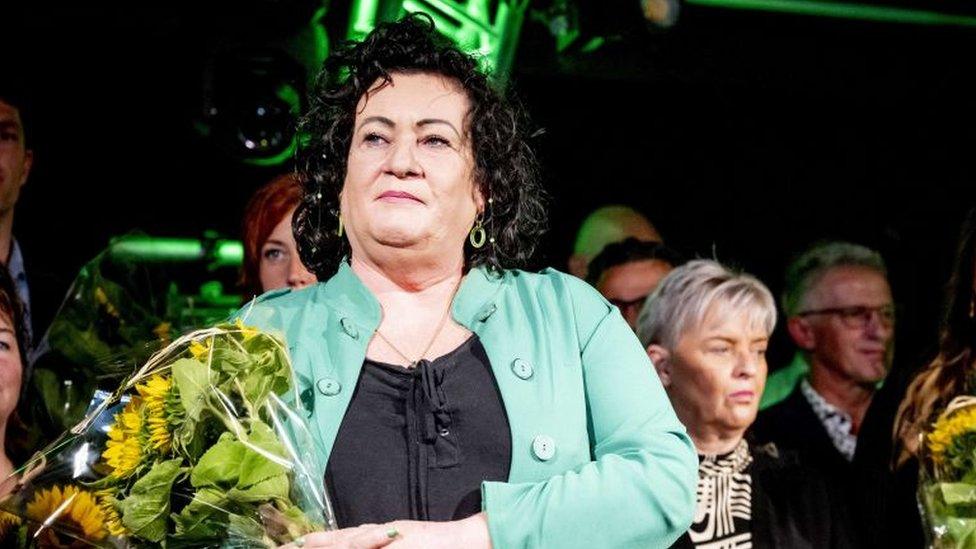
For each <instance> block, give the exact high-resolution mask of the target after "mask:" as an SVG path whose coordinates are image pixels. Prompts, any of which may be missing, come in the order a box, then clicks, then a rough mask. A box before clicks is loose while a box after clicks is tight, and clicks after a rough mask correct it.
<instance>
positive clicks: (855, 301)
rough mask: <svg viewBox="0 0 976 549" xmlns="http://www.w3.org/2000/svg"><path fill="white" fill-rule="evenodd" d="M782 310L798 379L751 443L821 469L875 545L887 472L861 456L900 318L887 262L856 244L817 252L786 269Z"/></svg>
mask: <svg viewBox="0 0 976 549" xmlns="http://www.w3.org/2000/svg"><path fill="white" fill-rule="evenodd" d="M782 306H783V310H784V313H785V316H786V319H787V320H786V322H787V330H788V331H789V334H790V337H791V338H792V339H793V342H794V343H795V344H796V346H797V348H798V350H797V356H796V357H795V358H794V360H793V362H792V364H791V365H790V370H791V371H795V370H799V372H800V373H799V374H798V375H797V376H796V378H797V380H798V381H797V382H795V385H794V387H793V389H792V391H791V392H789V393H788V394H787V396H786V398H785V400H782V401H781V402H779V403H777V404H775V405H773V406H771V407H769V408H767V409H765V410H763V411H762V412H760V413H759V416H758V418H757V419H756V422H755V423H754V424H753V428H752V437H753V440H754V442H756V443H757V444H763V443H767V442H774V443H776V445H777V446H779V447H781V448H786V449H791V450H795V451H797V452H799V454H800V455H801V456H802V457H803V459H804V461H805V462H806V463H808V464H810V465H812V466H815V467H817V468H819V469H820V470H821V471H823V472H824V473H825V477H826V478H827V479H829V481H830V482H832V483H834V484H835V489H837V490H842V491H845V492H846V493H847V494H848V496H847V497H849V498H850V500H851V501H852V502H853V505H852V508H853V509H854V510H855V514H856V515H857V516H856V517H854V519H853V523H854V524H856V525H858V527H859V530H861V531H860V532H859V534H858V537H860V538H861V539H864V540H872V539H876V538H877V536H878V532H877V530H878V528H879V524H878V522H879V521H878V517H879V516H883V515H882V514H883V512H884V506H885V505H886V500H887V495H886V492H885V490H886V485H887V484H890V483H889V482H888V480H886V479H888V478H889V473H888V471H887V469H886V467H884V464H880V465H879V464H874V463H867V462H866V461H865V460H863V459H856V458H855V453H860V452H858V435H859V434H860V432H861V427H862V425H863V424H864V419H865V416H866V414H867V411H868V407H869V406H870V405H871V402H872V400H873V398H874V395H875V393H876V391H877V388H878V386H879V384H880V383H881V381H882V380H884V378H885V376H886V375H887V374H888V372H889V370H890V368H891V363H892V351H893V344H894V322H895V313H894V304H893V302H892V295H891V288H890V286H889V284H888V278H887V271H886V268H885V264H884V260H883V259H882V258H881V255H880V254H879V253H877V252H875V251H874V250H871V249H868V248H865V247H863V246H859V245H856V244H850V243H845V242H830V243H826V244H820V245H817V246H814V247H813V248H811V249H809V250H807V251H806V252H805V253H803V254H802V255H800V256H799V257H798V258H797V259H796V260H795V261H794V262H793V263H792V264H791V265H790V266H789V268H788V269H787V273H786V284H785V287H784V291H783V296H782ZM862 450H863V449H862Z"/></svg>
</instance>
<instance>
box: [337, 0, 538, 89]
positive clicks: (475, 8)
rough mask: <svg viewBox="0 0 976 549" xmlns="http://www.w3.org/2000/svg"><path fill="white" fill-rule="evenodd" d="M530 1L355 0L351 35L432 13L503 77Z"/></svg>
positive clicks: (361, 35) (484, 65)
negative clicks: (412, 15) (408, 14)
mask: <svg viewBox="0 0 976 549" xmlns="http://www.w3.org/2000/svg"><path fill="white" fill-rule="evenodd" d="M527 7H528V0H495V1H491V0H467V1H456V0H353V4H352V13H351V16H350V20H349V32H348V38H349V39H350V40H362V39H363V38H364V37H365V36H366V35H367V34H368V33H369V32H370V31H371V30H373V28H374V27H375V26H376V24H377V23H378V22H380V21H393V20H396V19H399V18H400V17H402V16H403V15H405V14H407V13H415V12H422V13H426V14H428V15H430V17H431V18H432V19H433V20H434V24H435V25H436V26H437V30H438V31H439V32H441V33H442V34H443V35H444V36H446V37H448V38H449V39H451V40H452V41H453V42H454V43H455V44H457V46H458V47H459V48H461V49H462V50H464V51H466V52H469V53H471V54H473V55H475V56H477V57H478V58H479V59H480V60H481V64H482V68H484V69H485V70H487V71H490V72H491V73H492V74H494V75H495V77H496V78H499V79H502V80H504V79H505V78H506V77H507V75H508V74H509V71H510V69H511V67H512V61H513V60H514V59H515V50H516V48H517V47H518V38H519V33H520V32H521V30H522V21H523V19H524V17H525V11H526V8H527Z"/></svg>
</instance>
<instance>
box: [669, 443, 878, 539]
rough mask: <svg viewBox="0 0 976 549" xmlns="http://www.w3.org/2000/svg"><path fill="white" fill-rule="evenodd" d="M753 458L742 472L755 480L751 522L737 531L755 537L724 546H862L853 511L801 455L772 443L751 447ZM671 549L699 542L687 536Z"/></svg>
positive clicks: (753, 482) (751, 496) (750, 501)
mask: <svg viewBox="0 0 976 549" xmlns="http://www.w3.org/2000/svg"><path fill="white" fill-rule="evenodd" d="M749 454H750V456H751V458H752V460H751V462H750V463H749V464H748V466H747V467H746V468H745V469H744V470H743V473H746V474H748V476H749V477H750V480H751V482H750V488H751V490H750V492H751V494H750V496H749V498H750V499H749V506H750V513H749V515H750V518H749V522H748V525H746V523H745V522H742V523H736V527H737V528H738V527H740V524H741V526H742V527H747V528H748V530H747V531H748V532H749V533H750V535H751V539H750V540H748V541H744V542H743V543H739V544H737V543H733V542H730V540H729V539H726V540H725V542H726V544H724V545H721V547H728V548H734V547H754V548H757V549H761V548H766V547H770V548H779V547H788V548H790V549H807V548H809V549H821V548H834V549H847V548H851V547H858V546H859V545H858V544H857V541H856V538H854V537H853V535H852V531H851V527H850V525H849V521H850V517H849V514H850V508H849V507H848V505H847V504H846V502H845V500H844V498H843V495H842V494H838V493H836V492H835V491H834V490H832V489H831V485H830V484H828V483H826V482H825V481H824V477H823V476H822V475H821V474H820V473H819V471H818V470H816V469H813V468H810V467H807V466H805V465H803V463H802V462H801V461H800V460H799V458H798V456H797V454H795V453H793V452H788V451H781V450H779V449H778V448H776V447H775V445H771V444H770V445H765V446H753V445H750V447H749ZM699 474H700V475H701V470H700V472H699ZM699 498H701V494H699ZM699 504H700V502H699ZM700 510H701V508H700V505H699V512H700ZM696 515H698V513H696ZM697 518H698V517H696V520H697ZM693 527H694V526H693ZM672 547H674V548H680V549H691V548H693V547H695V543H694V542H693V541H692V539H691V536H690V535H689V534H687V533H686V534H684V535H683V536H681V537H680V538H678V541H677V542H675V544H674V545H673V546H672Z"/></svg>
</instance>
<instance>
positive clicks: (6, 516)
mask: <svg viewBox="0 0 976 549" xmlns="http://www.w3.org/2000/svg"><path fill="white" fill-rule="evenodd" d="M21 522H22V521H21V520H20V517H18V516H17V515H14V514H12V513H8V512H6V511H0V540H2V539H4V538H6V537H7V534H9V533H10V531H11V530H12V529H14V528H16V527H18V526H20V524H21Z"/></svg>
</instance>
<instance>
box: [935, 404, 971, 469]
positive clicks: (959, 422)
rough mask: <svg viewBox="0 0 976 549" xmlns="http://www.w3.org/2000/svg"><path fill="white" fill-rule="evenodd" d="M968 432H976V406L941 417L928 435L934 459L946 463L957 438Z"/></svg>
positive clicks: (937, 462)
mask: <svg viewBox="0 0 976 549" xmlns="http://www.w3.org/2000/svg"><path fill="white" fill-rule="evenodd" d="M968 433H976V406H969V407H967V408H963V409H961V410H957V411H956V412H953V413H951V414H948V415H945V416H942V417H940V418H939V419H938V421H936V422H935V425H934V426H933V427H932V432H931V433H929V435H928V448H929V451H930V452H931V454H932V461H934V462H935V463H936V464H938V465H941V464H942V463H944V462H945V460H946V457H947V454H948V453H950V451H951V450H952V447H953V445H954V444H955V443H956V441H957V439H958V438H959V437H960V436H961V435H964V434H968Z"/></svg>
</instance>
